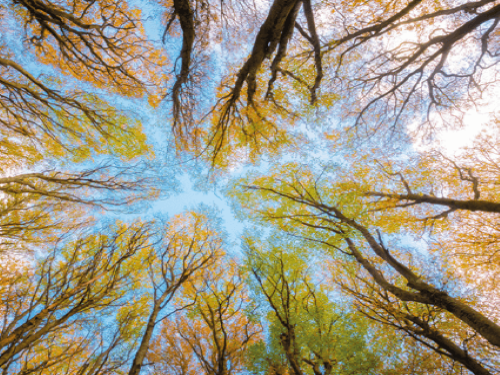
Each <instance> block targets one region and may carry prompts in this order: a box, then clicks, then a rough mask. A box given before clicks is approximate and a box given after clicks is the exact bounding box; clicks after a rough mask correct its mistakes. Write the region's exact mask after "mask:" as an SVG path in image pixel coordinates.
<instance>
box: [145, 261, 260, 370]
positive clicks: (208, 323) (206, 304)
mask: <svg viewBox="0 0 500 375" xmlns="http://www.w3.org/2000/svg"><path fill="white" fill-rule="evenodd" d="M238 268H239V267H238V265H237V264H236V263H235V262H234V261H231V260H227V261H225V262H220V261H219V263H218V264H217V265H213V266H212V267H208V268H206V269H205V270H204V271H203V272H202V273H200V274H198V276H197V277H194V278H192V279H191V281H190V282H189V283H188V284H187V286H186V288H185V289H184V291H183V294H182V296H181V298H180V299H179V300H177V301H176V305H177V306H179V310H178V312H177V313H176V314H175V315H173V317H172V318H169V319H166V320H165V321H164V322H163V323H162V330H161V333H160V334H159V335H158V336H157V339H156V341H155V345H153V349H152V350H151V353H150V354H149V360H150V361H151V362H153V368H154V370H155V371H158V372H159V373H162V371H163V373H164V372H172V373H175V374H179V375H188V374H199V373H203V374H215V375H230V374H239V373H242V372H243V369H244V366H245V364H246V363H245V362H246V351H247V348H248V347H249V346H250V345H252V344H253V343H254V342H256V341H257V340H258V339H259V337H260V334H261V327H260V325H259V324H258V322H256V321H255V317H253V316H252V315H253V313H254V311H253V310H254V307H253V306H252V304H253V303H252V301H251V300H250V296H249V294H248V289H247V287H246V285H245V283H244V279H243V277H242V274H241V271H240V270H239V269H238ZM220 275H224V277H220ZM181 306H185V308H184V309H182V310H181V309H180V307H181Z"/></svg>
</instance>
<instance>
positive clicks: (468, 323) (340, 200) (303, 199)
mask: <svg viewBox="0 0 500 375" xmlns="http://www.w3.org/2000/svg"><path fill="white" fill-rule="evenodd" d="M349 167H352V166H349ZM339 169H341V168H339ZM350 173H352V169H351V171H350ZM340 176H341V173H338V174H336V173H334V171H333V170H331V171H330V173H328V172H327V171H323V172H322V174H321V175H320V177H317V176H315V175H314V173H313V172H311V171H309V170H307V169H306V168H303V167H302V168H301V167H300V166H296V165H287V166H285V168H284V169H282V170H281V171H280V177H277V176H276V175H274V176H266V177H261V178H255V179H253V180H251V182H245V183H243V185H242V189H243V191H245V190H246V191H249V192H252V195H253V197H252V195H250V196H249V195H246V199H248V198H249V197H250V201H249V202H248V204H246V203H245V207H247V209H248V208H250V207H253V210H256V212H255V211H254V214H253V215H255V214H256V213H257V215H258V216H259V217H260V219H261V220H263V221H264V222H266V223H270V224H273V225H276V226H277V227H278V228H280V229H281V230H284V231H285V232H287V233H290V234H291V235H293V236H298V237H300V238H304V239H307V240H308V241H311V243H312V244H317V245H318V246H320V247H322V248H323V249H324V251H327V252H329V253H330V254H332V256H335V257H337V256H339V257H341V258H345V259H346V262H348V263H349V262H354V263H356V264H357V265H358V267H359V268H360V269H362V270H363V273H362V274H361V273H360V274H358V275H356V277H355V278H356V284H355V285H356V286H357V287H356V288H355V287H353V286H351V287H348V288H347V289H345V290H348V291H350V292H352V294H354V295H356V296H357V297H358V298H359V300H361V301H362V302H364V303H367V304H368V302H367V301H370V300H371V299H376V300H377V301H378V304H377V305H376V309H375V307H373V304H371V303H370V304H368V305H369V306H371V307H372V309H375V310H376V311H379V310H377V309H383V310H384V314H389V315H390V314H393V316H394V315H395V316H396V317H397V318H401V317H404V319H406V320H408V324H407V326H405V328H408V327H415V326H412V324H415V325H416V326H417V328H414V330H413V331H412V332H413V334H419V335H422V336H424V337H426V338H427V339H429V340H432V341H434V343H436V344H437V346H435V347H434V349H436V350H438V349H437V348H440V350H442V349H444V342H445V339H446V340H449V341H446V342H447V345H448V349H447V350H445V352H444V353H441V354H443V355H446V356H448V357H451V358H453V359H454V360H456V361H458V362H460V363H461V364H462V365H463V366H464V367H466V368H468V369H469V370H471V371H472V372H474V373H488V372H489V370H488V367H489V366H492V364H491V363H489V362H488V361H487V360H481V359H480V358H475V359H473V358H469V357H470V355H471V353H472V352H473V351H475V350H479V349H477V348H476V349H474V350H469V351H468V354H467V355H465V356H464V353H463V349H461V350H462V352H459V351H457V348H458V349H460V345H458V344H456V343H454V342H453V340H454V338H455V337H456V336H457V334H456V333H454V332H453V330H454V329H457V330H459V331H460V332H461V333H460V334H459V335H458V336H461V337H463V338H464V339H465V338H467V339H466V340H465V342H467V343H468V344H471V345H472V344H473V343H470V341H471V337H470V334H469V333H468V332H472V336H480V337H481V339H480V340H479V342H476V341H475V342H474V343H476V344H477V345H480V346H482V347H484V348H486V349H484V350H486V351H493V352H497V351H498V347H499V342H498V339H497V338H498V337H500V336H499V335H498V332H497V331H498V330H499V329H500V327H499V326H498V324H497V323H496V322H495V321H494V319H492V317H491V316H490V317H489V316H488V315H490V314H489V313H488V311H484V309H483V308H482V307H481V305H476V302H475V301H474V300H473V299H470V298H469V299H467V298H464V297H459V296H457V293H458V291H457V290H456V289H450V288H451V287H449V286H447V283H446V279H447V278H448V275H447V274H446V273H445V274H444V275H443V274H439V273H438V274H437V275H432V274H426V273H425V270H424V269H423V268H419V267H418V266H416V265H414V264H412V263H409V264H408V265H406V264H405V263H404V262H405V261H404V259H405V260H406V262H410V261H411V259H413V258H412V257H410V256H417V255H416V254H412V253H411V252H410V251H409V250H408V249H407V246H404V245H403V244H401V242H399V243H398V242H396V241H395V240H393V239H392V238H393V236H395V235H398V234H399V235H401V231H402V228H401V226H402V225H401V224H400V223H398V222H397V221H396V220H395V219H396V217H393V216H391V215H387V217H384V216H385V213H381V214H373V211H371V210H370V209H369V208H371V207H370V206H369V205H367V204H366V203H363V194H364V193H365V192H366V190H365V192H363V190H362V188H363V187H367V186H369V185H364V184H356V183H355V182H353V181H349V180H344V181H342V180H340V179H339V180H337V181H336V178H339V177H340ZM360 188H361V191H360ZM367 206H368V207H367ZM403 218H404V216H403ZM403 222H404V221H403ZM377 227H379V228H380V229H382V230H385V231H386V234H385V238H386V241H391V240H392V242H394V244H393V245H392V246H390V247H388V245H387V244H386V242H385V241H384V236H383V235H382V234H381V232H380V231H379V230H378V229H377ZM410 228H411V227H410ZM398 258H400V259H398ZM438 259H439V258H438ZM366 277H369V279H368V280H366ZM358 278H359V280H358ZM455 278H456V275H455ZM360 283H361V284H363V283H364V284H367V286H368V287H369V288H371V289H368V291H366V289H363V288H362V287H361V286H359V284H360ZM451 285H453V284H451ZM358 288H361V291H359V289H358ZM370 290H371V291H370ZM365 296H368V297H365ZM395 301H398V302H395ZM394 303H396V304H397V303H400V304H402V305H401V306H402V307H401V309H400V310H399V311H401V312H400V313H399V312H398V313H395V312H393V311H394V310H391V309H393V308H394V307H392V305H393V304H394ZM406 304H409V305H412V304H415V305H416V306H417V308H416V309H413V308H411V306H410V307H408V309H409V310H404V309H405V307H404V306H406ZM381 306H385V307H381ZM387 311H389V313H388V312H387ZM426 311H432V314H431V315H433V314H437V315H438V317H437V318H434V319H433V320H432V321H431V323H432V322H433V321H434V320H435V321H436V322H441V321H444V322H446V321H453V322H454V323H453V325H454V328H453V330H451V329H450V328H449V326H448V325H445V327H440V326H439V323H437V324H436V325H434V326H433V325H432V324H431V323H429V315H428V314H427V313H426ZM398 314H402V315H398ZM405 314H406V315H405ZM412 314H416V316H415V315H412ZM421 314H424V315H421ZM425 314H427V315H425ZM385 316H387V315H385ZM385 319H388V318H387V317H386V318H385ZM412 319H413V320H412ZM409 322H412V323H411V324H410V323H409ZM416 322H417V323H416ZM419 324H421V325H419ZM426 324H430V325H429V326H426ZM459 327H460V328H459ZM408 329H410V328H408ZM452 344H453V345H455V346H453V345H452ZM464 345H465V344H464ZM479 352H481V350H479ZM469 359H470V360H469Z"/></svg>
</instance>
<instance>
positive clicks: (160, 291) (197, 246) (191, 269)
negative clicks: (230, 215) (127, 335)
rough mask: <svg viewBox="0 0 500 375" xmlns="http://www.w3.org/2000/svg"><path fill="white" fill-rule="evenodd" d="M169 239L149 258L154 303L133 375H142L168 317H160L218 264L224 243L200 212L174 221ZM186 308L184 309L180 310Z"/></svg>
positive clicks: (167, 229) (159, 244)
mask: <svg viewBox="0 0 500 375" xmlns="http://www.w3.org/2000/svg"><path fill="white" fill-rule="evenodd" d="M165 231H166V235H165V236H162V237H161V238H160V242H159V243H157V244H156V247H155V248H153V249H152V252H151V254H149V256H148V260H147V264H148V276H149V280H147V282H148V284H149V285H148V286H149V288H150V289H151V290H150V291H149V293H151V296H150V298H149V301H150V303H151V307H150V312H149V316H148V318H147V324H146V327H145V330H144V332H143V333H142V337H141V340H140V344H139V347H138V348H137V351H136V353H135V356H134V359H133V362H132V366H131V367H130V370H129V372H128V374H129V375H138V374H139V373H140V371H141V368H142V366H143V363H144V360H145V358H146V356H147V354H148V351H149V347H150V344H151V340H152V337H153V332H154V329H155V327H156V325H157V324H158V323H159V322H160V321H161V320H162V319H165V317H163V318H160V313H162V311H164V310H165V308H166V307H167V306H168V304H169V303H171V302H172V300H173V298H174V296H175V293H176V292H178V291H179V289H180V288H181V287H182V286H183V284H185V283H186V282H188V281H189V279H190V278H192V277H194V276H195V274H196V273H197V272H200V271H202V270H203V269H204V268H207V267H209V266H210V265H212V264H213V263H214V262H216V261H217V259H218V257H219V256H220V252H221V245H222V241H221V238H220V237H219V236H218V235H217V232H215V231H214V228H212V227H211V226H210V224H209V222H208V217H206V216H205V215H203V214H198V213H196V212H190V213H188V214H186V215H180V216H178V217H176V218H174V219H173V220H172V221H171V222H170V225H169V226H168V227H167V228H165ZM180 308H182V307H180Z"/></svg>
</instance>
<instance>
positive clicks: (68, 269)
mask: <svg viewBox="0 0 500 375" xmlns="http://www.w3.org/2000/svg"><path fill="white" fill-rule="evenodd" d="M150 229H151V226H150V225H148V224H141V223H137V224H136V225H131V226H127V227H125V226H124V225H120V224H118V225H117V226H115V227H114V228H110V230H109V232H108V233H106V234H101V235H96V234H89V235H84V236H80V238H77V239H75V240H73V241H71V242H69V243H67V244H65V245H63V246H62V247H56V248H54V249H53V250H52V251H51V252H50V253H49V254H44V255H43V256H40V257H39V259H35V260H34V266H33V268H32V269H28V270H26V269H22V268H21V269H17V270H15V272H13V273H11V274H8V273H7V274H6V276H7V277H8V278H7V280H5V279H3V277H4V276H3V274H2V282H3V285H2V291H3V293H2V301H1V309H2V315H3V318H2V326H1V334H0V347H1V352H0V368H1V369H2V370H3V371H4V373H23V371H24V372H25V373H31V372H36V371H38V372H39V373H43V372H45V371H50V369H53V368H58V367H60V366H64V364H65V363H68V362H71V361H73V362H76V363H75V366H76V364H79V365H81V366H84V367H83V368H85V367H90V368H95V367H99V368H102V367H103V366H104V365H105V364H107V365H109V364H110V363H113V362H114V361H115V360H119V358H114V356H112V355H111V354H110V352H111V351H113V350H114V349H116V347H117V346H118V345H119V344H121V342H122V341H123V340H125V338H126V337H127V336H128V335H129V333H127V330H128V329H129V328H130V327H127V326H128V324H130V321H131V317H132V316H133V315H132V316H129V315H128V314H124V315H122V316H121V317H120V316H117V317H116V318H115V319H116V320H115V321H114V323H115V324H113V325H110V329H109V331H110V332H111V335H112V337H111V340H108V338H105V337H104V336H103V335H104V334H107V333H110V332H105V331H106V329H104V328H102V327H100V325H101V324H102V322H99V320H105V319H109V318H110V317H109V315H110V314H111V316H113V311H114V310H116V306H123V305H124V304H126V296H127V294H128V292H129V291H128V290H127V288H126V286H127V284H128V283H129V282H130V281H131V277H132V273H133V272H134V266H135V267H136V266H137V259H136V258H137V255H138V254H139V253H140V252H141V251H143V250H144V248H145V247H146V246H147V245H148V231H149V230H150ZM134 263H135V264H134ZM28 267H29V266H28ZM113 330H114V333H113ZM113 336H114V337H113ZM103 341H104V342H103ZM82 352H83V353H85V354H87V356H84V358H83V362H82V358H81V354H82ZM106 362H109V363H106ZM90 368H89V370H90ZM88 373H93V371H90V372H88Z"/></svg>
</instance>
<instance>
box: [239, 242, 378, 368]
mask: <svg viewBox="0 0 500 375" xmlns="http://www.w3.org/2000/svg"><path fill="white" fill-rule="evenodd" d="M272 238H273V240H270V241H266V242H264V243H262V242H261V241H258V240H255V239H250V238H248V239H247V243H246V249H247V260H246V262H247V267H248V268H249V269H250V272H251V273H252V275H253V279H254V282H253V283H252V284H253V287H254V288H255V289H256V293H257V294H258V295H260V296H262V298H263V300H264V301H265V302H264V303H265V305H266V306H268V308H269V310H268V314H267V321H268V323H267V324H269V328H268V330H269V331H270V334H269V337H268V339H267V343H266V344H265V345H264V346H263V345H261V346H260V347H259V346H257V347H256V348H255V350H254V352H253V353H252V352H250V353H251V354H253V355H252V359H251V368H253V369H257V370H258V371H259V373H268V372H267V371H270V373H274V372H276V373H285V372H284V371H285V369H283V367H285V368H286V369H287V371H288V372H289V373H291V374H296V375H300V374H309V373H313V374H315V375H329V374H335V373H352V374H358V373H359V374H361V373H363V374H372V373H377V374H379V373H380V371H381V370H382V366H381V362H380V360H379V358H377V354H381V351H380V349H379V348H378V347H377V346H375V345H373V343H371V344H372V345H370V343H368V341H367V340H366V338H365V336H366V333H367V331H368V329H369V327H368V325H367V324H366V323H367V322H366V320H365V321H362V320H360V319H359V317H357V316H355V314H354V313H352V312H351V313H350V312H349V311H348V310H347V308H346V309H345V310H344V311H342V307H340V306H337V304H336V302H335V300H334V297H333V295H332V291H333V290H331V289H330V290H329V289H328V288H329V286H328V285H327V284H325V283H323V282H322V280H320V279H319V278H318V279H316V280H315V278H314V276H313V273H314V271H315V270H317V269H318V268H319V267H317V265H316V264H315V262H314V261H313V258H312V257H310V258H309V259H307V258H306V257H307V256H306V257H304V255H302V254H300V253H298V252H297V251H293V249H294V248H295V246H294V245H295V244H294V243H293V242H292V241H287V240H286V239H280V240H278V238H279V237H278V236H277V235H275V236H273V237H272ZM283 249H285V250H283ZM280 357H284V358H286V364H285V366H283V365H281V363H280V362H282V361H281V360H280ZM273 371H274V372H273Z"/></svg>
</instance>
